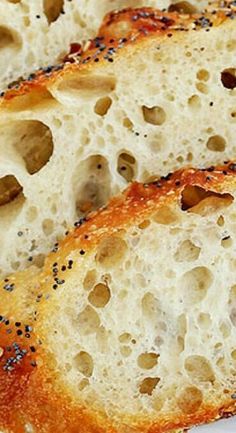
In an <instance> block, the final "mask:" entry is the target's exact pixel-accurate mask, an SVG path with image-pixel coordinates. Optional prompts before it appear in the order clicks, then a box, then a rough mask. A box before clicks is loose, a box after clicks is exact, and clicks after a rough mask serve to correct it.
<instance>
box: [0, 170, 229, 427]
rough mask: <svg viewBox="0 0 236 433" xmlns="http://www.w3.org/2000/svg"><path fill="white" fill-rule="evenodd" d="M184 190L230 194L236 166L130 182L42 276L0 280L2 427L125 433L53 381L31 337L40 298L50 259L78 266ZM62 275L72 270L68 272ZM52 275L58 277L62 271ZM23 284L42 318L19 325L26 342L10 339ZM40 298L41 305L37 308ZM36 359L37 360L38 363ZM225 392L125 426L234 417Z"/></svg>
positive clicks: (47, 356)
mask: <svg viewBox="0 0 236 433" xmlns="http://www.w3.org/2000/svg"><path fill="white" fill-rule="evenodd" d="M189 185H197V186H200V187H202V188H204V189H205V190H210V191H214V192H217V193H225V192H227V193H231V192H235V189H236V163H233V162H230V163H229V162H227V163H225V164H224V165H223V166H222V167H216V168H214V167H209V168H208V169H204V170H195V169H192V168H188V169H185V170H179V171H177V172H176V173H174V174H169V175H168V176H166V177H165V178H162V179H160V180H159V181H156V182H154V183H151V184H139V183H134V184H133V185H131V186H130V187H129V188H128V189H127V190H126V191H125V192H124V193H123V194H122V195H120V196H118V197H116V198H114V199H112V200H111V202H110V204H109V205H108V206H107V208H103V209H101V210H99V211H97V212H94V213H92V214H90V215H89V216H88V218H87V219H86V220H80V221H77V222H76V223H75V229H74V230H73V231H71V232H70V233H69V234H68V236H66V238H65V239H64V240H63V241H62V242H61V243H59V244H56V245H55V247H54V250H53V252H51V253H50V254H49V256H48V258H47V260H46V263H45V266H44V268H43V270H42V272H41V273H39V274H38V275H36V276H33V272H31V273H30V272H29V270H27V271H24V272H21V273H19V274H15V275H13V276H11V277H9V278H8V280H7V282H6V280H5V281H3V282H2V283H0V291H1V300H0V314H1V317H2V311H5V313H6V311H7V310H8V312H9V317H10V322H9V323H8V324H7V328H6V317H5V318H4V320H5V322H3V321H1V323H0V330H1V331H2V332H1V333H0V347H1V348H3V353H2V352H0V353H1V355H0V428H1V429H6V430H7V431H10V432H12V433H22V432H23V431H24V423H25V422H26V420H27V422H29V423H32V424H33V425H34V428H35V432H36V433H39V432H40V433H54V432H55V431H56V432H57V433H60V432H65V431H66V432H67V433H75V432H77V431H79V432H80V433H120V432H121V431H122V432H123V430H124V429H123V430H122V429H121V428H119V427H115V426H114V425H112V423H111V420H109V419H108V418H107V417H106V416H104V414H102V413H100V412H94V411H93V410H92V408H91V409H90V408H85V407H83V405H82V404H81V405H78V401H76V399H74V398H73V396H71V395H70V394H69V392H68V390H67V388H66V386H65V385H64V384H63V383H61V379H60V375H59V377H58V378H57V377H56V375H57V373H56V372H55V370H54V369H55V367H54V365H55V364H54V362H53V355H52V354H51V353H50V347H46V349H44V346H43V345H41V344H40V340H39V336H40V339H41V336H42V334H41V333H39V335H37V332H39V330H40V331H41V329H42V328H43V326H44V320H43V317H44V313H45V314H50V306H49V307H48V305H51V304H49V303H47V302H44V294H46V293H47V294H48V293H51V295H50V296H52V297H54V296H57V292H56V291H53V287H52V285H53V281H54V277H55V262H56V263H57V265H56V266H57V267H58V268H59V269H60V268H61V266H62V265H63V264H65V263H67V262H68V257H70V255H71V254H72V253H73V252H74V253H76V257H77V258H76V260H77V262H78V263H79V264H80V265H81V266H83V260H85V259H86V254H89V253H90V252H91V251H93V249H94V248H95V247H96V245H97V244H98V242H99V241H100V240H101V239H102V238H103V237H105V236H107V235H112V234H114V233H117V232H118V231H119V230H120V229H122V230H123V229H127V228H128V227H129V226H132V225H134V224H138V223H139V222H142V221H143V220H144V219H145V218H148V217H149V216H150V215H152V214H153V213H154V212H156V211H157V210H158V208H159V207H161V206H163V205H166V204H168V203H169V204H171V203H173V201H176V200H180V197H181V193H182V191H183V189H184V188H185V187H186V186H189ZM81 252H82V254H81ZM67 272H70V270H69V268H68V271H67ZM63 275H65V273H63ZM57 278H59V279H60V278H61V275H60V272H59V273H58V274H57ZM6 284H7V288H8V289H9V287H10V288H11V287H12V286H11V285H12V284H14V288H15V290H8V289H6ZM27 286H29V287H31V288H32V290H31V295H32V296H35V299H33V298H32V302H33V307H32V308H33V311H34V309H37V308H39V310H40V311H41V314H42V315H40V316H39V318H38V320H37V321H36V322H35V321H34V320H35V317H34V315H33V317H29V318H28V319H27V318H26V319H24V326H26V323H27V326H28V328H29V329H28V330H27V332H28V333H29V334H30V338H29V339H27V338H24V336H19V335H18V334H16V328H15V323H17V320H19V317H21V316H20V314H21V315H22V304H21V298H22V295H23V293H24V289H25V287H27ZM21 287H22V290H21ZM45 299H46V298H45ZM39 301H41V303H40V305H39V304H38V303H37V302H39ZM36 318H37V315H36ZM26 320H27V322H26ZM31 327H32V328H31ZM34 327H35V330H34ZM6 329H10V330H11V332H10V333H6V332H5V331H4V330H6ZM17 329H18V328H17ZM37 330H38V331H37ZM44 332H46V330H44ZM43 338H44V337H43ZM45 338H46V336H45ZM15 345H18V346H19V348H18V349H17V347H16V346H15ZM32 346H33V347H35V348H36V352H35V351H34V350H33V351H32V350H31V348H32ZM7 347H12V350H13V354H14V353H15V351H16V350H20V354H21V355H22V358H21V359H20V360H19V362H17V363H15V364H14V363H11V362H10V364H9V355H8V353H7V349H6V348H7ZM23 350H24V351H26V352H23ZM38 357H39V358H40V359H41V363H39V364H37V362H38ZM6 366H7V367H9V366H10V368H6ZM11 367H12V368H11ZM54 380H55V382H54ZM52 384H53V386H52ZM230 392H231V394H230V393H229V394H228V396H227V395H226V396H224V397H223V396H222V401H221V402H219V401H218V402H216V403H215V405H214V404H212V403H211V404H208V405H205V406H204V407H202V408H201V409H200V410H199V412H197V413H196V414H193V415H187V416H186V415H179V414H174V416H173V417H172V418H170V417H166V418H163V417H162V418H160V417H159V418H158V419H157V420H153V419H149V418H146V419H142V417H141V418H139V419H138V418H137V416H136V417H130V418H129V419H128V418H127V419H128V425H129V428H131V430H132V429H134V430H132V431H136V432H139V433H141V432H142V433H143V432H145V433H164V432H169V431H173V430H176V429H183V428H188V427H191V426H193V425H198V424H201V423H205V422H210V421H214V420H216V419H219V418H221V417H229V416H232V415H233V414H234V413H236V401H235V400H234V398H233V397H232V398H231V395H232V393H233V392H234V390H231V391H230ZM55 414H56V416H55Z"/></svg>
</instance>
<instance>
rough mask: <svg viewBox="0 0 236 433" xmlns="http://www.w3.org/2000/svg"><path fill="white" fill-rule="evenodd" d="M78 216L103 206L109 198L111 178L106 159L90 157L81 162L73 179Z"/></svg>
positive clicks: (97, 156) (96, 156) (98, 156)
mask: <svg viewBox="0 0 236 433" xmlns="http://www.w3.org/2000/svg"><path fill="white" fill-rule="evenodd" d="M73 186H74V194H75V197H76V202H75V204H76V213H77V215H78V216H81V214H87V213H88V212H90V211H92V210H95V209H98V208H100V207H102V206H104V205H105V204H106V203H107V201H108V199H109V197H110V194H111V192H110V188H111V176H110V171H109V166H108V162H107V160H106V158H104V157H103V156H101V155H92V156H90V157H89V158H87V159H86V160H85V161H83V162H81V163H80V165H79V167H78V169H77V170H76V173H75V175H74V178H73Z"/></svg>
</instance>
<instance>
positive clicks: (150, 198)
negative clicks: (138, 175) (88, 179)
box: [0, 164, 236, 433]
mask: <svg viewBox="0 0 236 433" xmlns="http://www.w3.org/2000/svg"><path fill="white" fill-rule="evenodd" d="M232 170H233V171H232ZM235 171H236V165H235V164H229V165H225V167H223V168H221V169H217V170H215V171H214V170H213V171H212V170H210V171H194V170H188V171H183V172H178V173H176V174H174V176H171V177H169V178H168V179H167V180H163V181H159V182H156V183H155V184H154V185H149V186H148V185H146V186H142V185H138V184H135V185H133V186H132V187H131V188H130V189H129V190H128V191H126V192H125V193H124V195H123V197H118V198H117V199H113V202H112V203H111V204H110V206H108V208H107V209H105V210H102V211H100V212H98V213H97V214H95V215H91V216H90V217H89V219H88V222H85V223H84V224H82V226H81V227H79V228H78V229H77V230H76V231H75V232H74V233H72V234H70V235H69V236H68V237H67V238H66V239H65V240H64V242H62V244H60V245H59V246H58V249H57V251H56V252H55V253H52V254H51V255H50V256H49V257H48V259H47V261H46V264H45V267H44V268H43V270H42V271H41V272H39V273H38V275H37V276H33V275H32V274H33V269H32V270H31V274H29V273H28V272H24V273H21V274H15V275H13V276H11V277H10V278H9V280H8V281H7V282H6V281H4V282H2V283H1V284H0V290H1V300H0V314H1V317H4V321H5V322H6V320H9V323H8V324H7V325H8V327H7V329H8V328H9V329H10V330H11V333H6V332H4V330H5V329H6V325H5V323H1V325H0V326H1V330H2V332H1V333H0V347H1V348H2V352H1V357H0V381H1V382H3V383H5V384H6V385H5V388H4V390H2V391H1V389H0V401H1V402H2V403H1V404H2V406H1V409H2V410H1V411H0V428H1V427H2V426H3V425H4V426H5V427H7V428H8V430H9V432H13V431H14V432H15V430H12V422H16V418H15V417H16V415H17V423H16V424H14V425H16V427H18V429H19V431H24V429H23V427H24V423H25V431H26V432H28V430H29V428H30V429H31V430H30V431H32V432H33V433H38V432H39V431H40V432H42V433H51V432H53V431H59V432H62V431H67V432H68V433H72V432H75V431H77V428H78V426H79V425H81V428H82V427H83V426H85V427H84V430H83V429H82V432H86V431H92V432H102V433H105V432H113V433H117V432H119V433H125V432H130V433H131V432H132V433H135V432H139V433H141V432H142V433H146V432H148V433H164V432H168V431H172V432H173V431H174V430H176V429H184V428H188V427H191V426H192V425H195V424H199V423H202V422H209V421H212V420H214V419H216V418H219V417H221V416H227V415H228V414H230V413H231V414H233V413H235V411H236V403H235V386H236V379H235V378H236V281H235V266H236V262H235V243H236V204H235V203H236V178H235ZM227 173H228V174H227ZM12 285H13V287H14V288H13V290H9V287H10V286H11V287H12ZM6 286H7V288H8V289H7V288H6ZM27 297H28V304H27V303H26V300H27ZM32 313H33V314H32ZM26 324H27V327H28V328H29V331H27V332H29V336H28V337H27V334H25V326H26ZM19 331H20V332H21V331H22V332H21V334H19ZM13 342H14V343H13ZM14 344H15V345H16V344H17V345H18V346H19V347H20V348H21V350H22V349H23V348H24V350H26V354H25V356H24V357H23V359H22V358H21V359H19V360H18V362H15V363H14V362H12V361H10V360H9V359H12V358H11V357H12V356H13V355H14V353H13V354H12V353H10V354H9V353H8V352H7V350H6V347H12V345H13V347H15V346H14ZM32 346H33V348H34V350H33V351H32V350H31V349H29V348H31V347H32ZM13 359H14V356H13ZM30 365H31V366H33V368H32V367H30ZM4 378H5V382H4ZM7 378H8V380H7ZM26 378H27V381H26ZM20 383H23V384H24V386H23V388H22V389H18V388H19V384H20ZM9 384H10V385H9ZM39 384H40V386H39ZM35 389H37V394H36V393H35ZM14 390H18V392H14ZM32 391H34V392H33V393H32ZM9 395H12V399H11V400H9V402H8V396H9ZM2 396H4V400H2ZM5 401H6V402H5ZM65 401H66V402H67V406H66V403H65ZM45 402H46V410H45ZM7 405H8V406H7ZM52 405H54V406H52ZM6 406H7V408H8V412H7V411H6V413H7V415H6V414H5V408H6ZM52 407H53V410H52ZM81 407H83V415H82V417H84V418H82V419H81V418H79V417H81V412H80V408H81ZM63 411H64V412H63ZM90 411H91V412H92V414H93V416H94V419H95V421H94V423H95V424H96V425H97V430H96V429H94V427H93V428H92V425H91V428H90V427H89V426H90V424H87V422H90V421H88V420H89V413H90ZM55 413H57V417H55ZM4 414H5V415H4ZM22 414H24V415H22ZM36 414H37V415H36ZM45 417H46V418H45ZM96 417H97V418H96ZM42 419H44V420H45V421H44V422H42ZM61 419H63V426H62V427H61V426H60V422H62V421H61ZM13 420H14V421H13ZM79 423H80V424H79ZM26 426H27V429H28V430H27V429H26ZM29 426H30V427H29ZM93 426H94V424H93ZM57 427H58V430H57ZM53 428H54V430H53ZM63 428H64V430H63ZM16 431H17V432H18V430H16Z"/></svg>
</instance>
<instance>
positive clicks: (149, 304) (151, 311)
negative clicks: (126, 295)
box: [142, 292, 161, 320]
mask: <svg viewBox="0 0 236 433" xmlns="http://www.w3.org/2000/svg"><path fill="white" fill-rule="evenodd" d="M142 312H143V315H144V317H147V318H148V319H150V320H152V319H154V318H157V317H158V316H159V315H160V313H161V308H160V302H159V300H158V299H156V298H155V296H154V295H153V294H152V293H150V292H147V293H145V295H144V296H143V298H142Z"/></svg>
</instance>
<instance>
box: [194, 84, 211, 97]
mask: <svg viewBox="0 0 236 433" xmlns="http://www.w3.org/2000/svg"><path fill="white" fill-rule="evenodd" d="M196 88H197V90H199V92H201V93H204V94H207V93H208V91H209V90H208V87H207V85H206V84H204V83H203V82H199V83H196Z"/></svg>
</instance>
